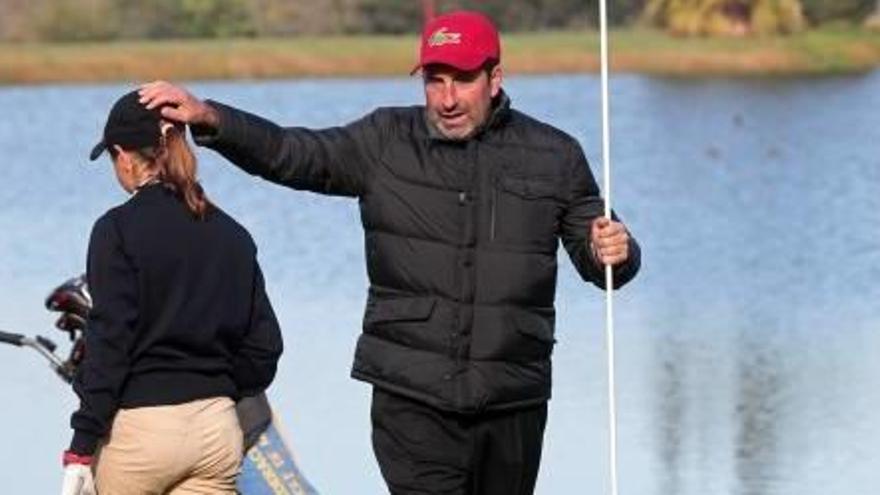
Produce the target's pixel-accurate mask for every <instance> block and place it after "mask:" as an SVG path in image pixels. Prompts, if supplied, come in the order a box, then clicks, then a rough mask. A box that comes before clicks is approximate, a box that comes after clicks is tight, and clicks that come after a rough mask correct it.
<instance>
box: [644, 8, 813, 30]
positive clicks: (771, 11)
mask: <svg viewBox="0 0 880 495" xmlns="http://www.w3.org/2000/svg"><path fill="white" fill-rule="evenodd" d="M643 18H644V19H645V21H647V22H648V23H650V24H652V25H655V26H659V27H661V28H664V29H667V30H669V31H670V32H672V33H674V34H678V35H684V36H694V35H709V36H718V35H722V36H725V35H726V36H745V35H749V34H785V33H793V32H796V31H800V30H802V29H803V28H804V27H805V26H806V21H805V18H804V15H803V9H802V7H801V3H800V0H649V2H648V4H647V5H646V7H645V11H644V13H643Z"/></svg>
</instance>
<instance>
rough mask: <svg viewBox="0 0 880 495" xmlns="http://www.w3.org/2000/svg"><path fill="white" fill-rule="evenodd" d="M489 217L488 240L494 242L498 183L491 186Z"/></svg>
mask: <svg viewBox="0 0 880 495" xmlns="http://www.w3.org/2000/svg"><path fill="white" fill-rule="evenodd" d="M490 209H491V213H490V214H491V218H490V219H489V240H490V241H492V242H495V222H496V218H495V217H496V216H497V211H498V185H497V184H495V185H493V187H492V205H491V208H490Z"/></svg>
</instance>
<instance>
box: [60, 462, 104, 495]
mask: <svg viewBox="0 0 880 495" xmlns="http://www.w3.org/2000/svg"><path fill="white" fill-rule="evenodd" d="M96 494H97V492H96V491H95V480H94V479H93V478H92V467H91V466H88V465H86V464H68V465H67V466H66V467H65V468H64V482H63V483H62V485H61V495H96Z"/></svg>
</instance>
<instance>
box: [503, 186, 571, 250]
mask: <svg viewBox="0 0 880 495" xmlns="http://www.w3.org/2000/svg"><path fill="white" fill-rule="evenodd" d="M490 202H491V204H490V213H489V215H490V218H489V240H490V241H492V242H505V243H512V244H539V245H548V246H550V244H552V246H550V249H555V247H556V232H557V226H558V220H559V202H558V200H557V193H556V184H555V183H554V182H553V181H552V179H550V178H547V179H536V178H533V177H507V176H502V177H499V178H498V179H497V180H496V181H495V183H494V186H493V188H492V194H491V200H490Z"/></svg>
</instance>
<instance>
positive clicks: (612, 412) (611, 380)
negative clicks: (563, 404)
mask: <svg viewBox="0 0 880 495" xmlns="http://www.w3.org/2000/svg"><path fill="white" fill-rule="evenodd" d="M599 22H600V31H601V51H602V56H601V58H602V60H601V65H602V164H603V175H604V184H603V191H604V193H605V218H608V219H610V218H611V125H610V122H609V121H610V112H609V101H608V100H609V94H608V68H609V67H608V9H607V6H606V0H599ZM613 283H614V279H613V277H612V273H611V265H605V340H606V341H607V345H608V436H609V442H608V444H609V449H608V452H609V465H610V468H611V495H617V394H616V392H615V390H616V384H615V377H614V285H613Z"/></svg>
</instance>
